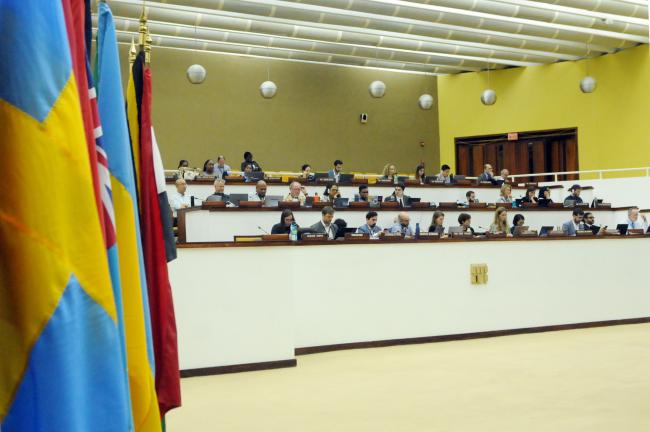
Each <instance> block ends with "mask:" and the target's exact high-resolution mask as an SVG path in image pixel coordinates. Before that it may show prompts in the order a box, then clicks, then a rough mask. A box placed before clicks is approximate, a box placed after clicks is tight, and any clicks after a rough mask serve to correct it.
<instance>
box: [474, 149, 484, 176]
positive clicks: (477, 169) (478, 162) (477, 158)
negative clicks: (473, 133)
mask: <svg viewBox="0 0 650 432" xmlns="http://www.w3.org/2000/svg"><path fill="white" fill-rule="evenodd" d="M471 149H472V173H471V174H470V175H472V176H479V175H481V173H482V172H483V165H484V164H485V146H484V145H483V144H474V145H472V146H471Z"/></svg>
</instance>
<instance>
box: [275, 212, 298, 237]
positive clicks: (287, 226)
mask: <svg viewBox="0 0 650 432" xmlns="http://www.w3.org/2000/svg"><path fill="white" fill-rule="evenodd" d="M295 222H296V220H295V218H294V216H293V212H292V211H291V209H284V210H282V214H281V215H280V222H279V223H276V224H275V225H273V228H271V234H290V233H291V225H293V224H294V223H295ZM297 227H298V225H297V224H296V228H297Z"/></svg>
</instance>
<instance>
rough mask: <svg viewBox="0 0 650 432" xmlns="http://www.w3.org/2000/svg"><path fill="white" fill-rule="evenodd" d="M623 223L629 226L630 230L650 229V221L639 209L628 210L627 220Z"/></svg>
mask: <svg viewBox="0 0 650 432" xmlns="http://www.w3.org/2000/svg"><path fill="white" fill-rule="evenodd" d="M623 223H626V224H627V229H628V230H631V229H642V230H644V231H645V230H647V229H648V219H647V218H646V217H645V215H642V214H641V213H639V208H638V207H632V208H630V209H628V211H627V219H626V220H625V222H623Z"/></svg>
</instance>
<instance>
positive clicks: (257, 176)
mask: <svg viewBox="0 0 650 432" xmlns="http://www.w3.org/2000/svg"><path fill="white" fill-rule="evenodd" d="M248 178H249V179H250V180H249V181H251V182H258V181H260V180H264V173H263V172H262V171H253V172H252V173H250V174H248Z"/></svg>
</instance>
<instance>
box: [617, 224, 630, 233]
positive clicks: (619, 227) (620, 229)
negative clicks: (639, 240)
mask: <svg viewBox="0 0 650 432" xmlns="http://www.w3.org/2000/svg"><path fill="white" fill-rule="evenodd" d="M627 227H628V225H627V224H618V225H616V230H617V231H618V232H620V233H621V235H625V234H627Z"/></svg>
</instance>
